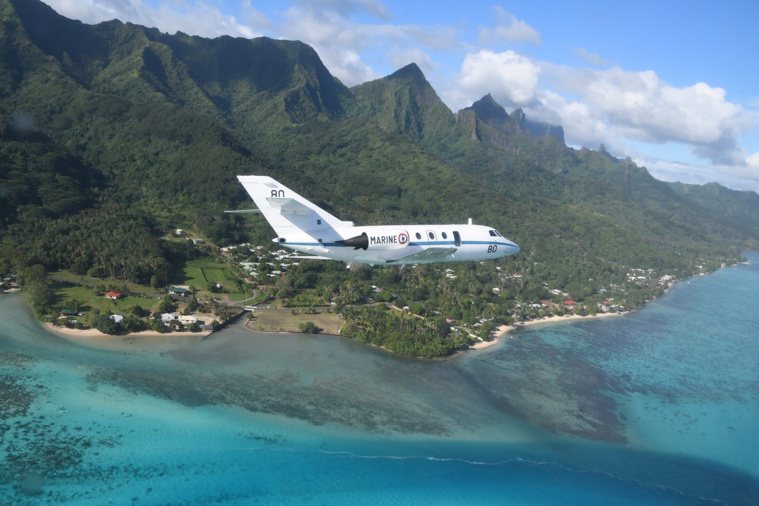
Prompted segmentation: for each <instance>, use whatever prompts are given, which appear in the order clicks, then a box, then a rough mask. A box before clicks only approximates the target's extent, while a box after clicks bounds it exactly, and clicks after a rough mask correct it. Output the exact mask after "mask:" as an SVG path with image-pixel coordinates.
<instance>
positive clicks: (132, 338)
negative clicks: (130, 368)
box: [44, 323, 213, 350]
mask: <svg viewBox="0 0 759 506" xmlns="http://www.w3.org/2000/svg"><path fill="white" fill-rule="evenodd" d="M44 327H45V329H46V330H48V331H49V332H51V333H53V334H55V335H57V336H59V337H62V338H64V339H66V340H68V341H71V342H72V343H75V344H79V345H82V346H89V347H91V348H99V349H109V350H147V349H150V350H155V349H169V348H176V347H178V346H182V345H186V344H190V343H195V342H198V341H200V340H202V339H203V338H205V337H206V336H208V335H210V334H211V333H212V332H213V331H211V330H203V331H201V332H167V333H165V334H161V333H160V332H156V331H154V330H145V331H142V332H130V333H126V334H117V335H110V334H104V333H102V332H100V331H99V330H97V329H84V330H83V329H70V328H67V327H56V326H55V325H52V324H50V323H45V324H44Z"/></svg>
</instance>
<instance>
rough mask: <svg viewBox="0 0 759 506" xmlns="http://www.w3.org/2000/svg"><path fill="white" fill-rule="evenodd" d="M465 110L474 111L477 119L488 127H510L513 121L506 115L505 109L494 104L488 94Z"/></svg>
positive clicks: (493, 100)
mask: <svg viewBox="0 0 759 506" xmlns="http://www.w3.org/2000/svg"><path fill="white" fill-rule="evenodd" d="M465 110H469V111H474V113H475V114H476V115H477V118H478V119H480V120H481V121H484V122H485V123H487V124H488V125H490V126H494V127H504V126H507V125H508V126H509V127H511V126H512V125H513V121H512V120H511V117H510V116H509V115H508V114H507V113H506V109H504V108H503V107H502V106H501V105H500V104H499V103H498V102H496V101H495V99H494V98H493V96H492V95H491V94H490V93H488V94H487V95H485V96H484V97H482V98H481V99H479V100H478V101H476V102H475V103H473V104H472V105H471V106H469V107H467V108H465Z"/></svg>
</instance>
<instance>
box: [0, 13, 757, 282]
mask: <svg viewBox="0 0 759 506" xmlns="http://www.w3.org/2000/svg"><path fill="white" fill-rule="evenodd" d="M0 9H2V12H3V14H4V16H5V17H6V20H7V22H6V23H5V24H4V25H3V26H2V27H0V35H2V37H0V51H1V52H2V54H3V55H5V56H7V59H5V60H4V61H6V62H8V63H7V65H4V67H5V68H4V69H3V70H2V73H0V78H1V79H2V81H1V82H0V86H1V87H0V89H1V90H2V93H3V94H2V101H1V102H0V112H1V113H2V114H3V116H4V117H5V118H6V122H7V124H8V125H9V126H8V127H7V128H6V131H5V135H4V136H3V138H2V144H0V147H2V151H1V152H0V155H1V156H4V157H5V159H6V160H9V162H8V163H9V164H10V163H12V164H15V165H14V167H17V168H18V169H19V170H14V171H12V174H6V175H5V176H0V185H5V187H12V188H15V189H16V190H14V191H17V192H18V193H17V194H16V195H14V199H8V198H4V199H2V202H0V204H2V214H1V215H0V218H2V219H3V221H4V223H6V224H7V225H8V226H9V228H8V231H9V233H18V231H19V230H20V229H22V228H23V226H31V223H32V217H33V216H35V212H37V211H40V212H42V213H43V214H44V215H45V216H47V219H51V220H59V221H60V222H61V223H63V222H65V220H67V219H70V218H69V217H70V216H74V215H76V213H80V212H82V206H85V207H87V206H90V207H91V208H92V209H95V211H97V209H100V208H101V206H102V207H103V208H105V207H107V206H106V204H108V205H111V204H114V205H115V204H118V205H119V206H122V207H123V209H124V210H125V211H124V212H125V213H126V215H129V213H133V214H139V213H138V211H139V212H145V213H147V214H148V215H150V216H152V217H153V218H152V219H153V221H144V220H143V221H139V220H138V221H139V222H140V223H143V224H146V223H153V224H152V225H145V226H150V227H158V228H156V229H155V230H153V231H152V232H151V233H156V232H157V231H158V230H159V228H160V227H166V226H171V225H170V224H174V223H181V224H182V225H184V226H187V224H190V223H191V224H194V225H195V226H197V227H198V228H199V230H203V231H205V232H204V233H205V234H207V235H208V237H209V238H211V239H213V240H214V241H217V242H219V243H221V244H225V243H227V242H229V241H232V240H239V239H242V238H243V236H244V234H245V233H249V234H254V235H255V236H256V237H264V236H266V235H267V233H268V232H267V227H266V226H265V225H264V224H260V223H259V224H252V225H251V224H246V222H243V221H241V219H240V218H239V217H229V216H223V215H221V213H220V211H221V210H223V209H225V208H230V207H232V206H237V205H244V203H245V201H246V197H245V195H244V192H242V190H241V189H240V188H239V185H237V183H236V180H235V178H234V176H235V175H236V174H239V173H243V172H244V173H261V174H269V175H273V176H275V177H278V178H281V179H282V180H283V182H285V183H286V184H288V185H289V186H291V187H293V188H294V189H296V190H297V191H299V192H301V193H308V194H309V195H310V196H312V197H313V198H314V200H316V201H318V202H319V203H320V204H321V205H324V206H325V207H329V208H330V209H333V210H334V211H336V212H341V213H342V214H343V215H348V217H350V218H352V219H356V220H358V221H363V222H365V223H376V222H379V221H386V220H408V219H413V220H424V221H426V220H436V221H437V220H443V221H449V220H455V219H461V217H462V216H467V215H469V216H471V215H472V214H473V213H476V215H477V217H478V219H481V220H483V221H487V222H489V223H492V225H493V226H497V227H498V228H500V229H502V230H503V231H504V232H506V233H507V234H508V235H509V236H510V237H513V238H514V239H515V240H516V241H517V242H518V243H520V245H522V244H524V245H525V248H524V252H525V253H524V255H525V258H529V259H530V260H531V261H532V262H533V263H534V264H536V265H540V264H541V263H546V264H547V265H548V264H550V265H555V266H556V268H552V269H553V270H554V271H556V270H557V269H562V270H564V269H578V267H577V266H570V262H571V260H570V259H571V258H574V257H576V256H578V255H583V256H585V258H588V255H590V257H589V258H590V260H588V262H589V264H588V266H587V268H586V267H583V269H584V270H588V269H590V270H592V269H594V268H596V267H593V263H597V268H605V267H603V266H607V265H608V266H611V265H614V264H622V263H623V264H627V265H629V264H635V263H637V264H640V265H641V266H644V267H645V266H649V265H664V264H667V263H674V264H678V265H680V263H682V262H681V260H678V254H685V255H686V256H687V257H688V258H691V257H695V256H698V255H702V256H703V255H706V256H709V257H712V258H714V259H715V260H714V261H715V262H716V261H717V260H716V259H717V258H720V259H722V260H724V259H725V258H734V257H735V256H736V255H737V253H736V247H730V246H729V243H736V242H740V241H744V240H756V237H755V236H754V235H753V233H754V232H753V230H754V229H753V228H752V227H748V228H747V227H741V226H736V227H734V226H732V225H731V223H732V222H733V221H734V220H735V219H737V218H736V216H743V215H741V214H740V213H738V214H737V215H736V214H735V213H733V214H732V215H724V216H717V217H715V211H714V210H712V209H706V208H705V207H704V206H703V205H702V204H700V203H699V202H698V201H697V200H693V199H687V198H685V197H684V196H683V195H681V194H678V193H677V192H676V191H675V190H674V189H672V188H670V187H669V186H667V185H666V184H665V183H662V182H659V181H656V180H655V179H653V178H652V177H651V176H650V174H648V172H647V171H646V170H645V168H642V167H637V166H636V165H635V164H634V163H632V162H631V161H629V160H617V159H616V158H613V157H610V156H609V155H608V153H605V152H599V151H592V150H588V149H582V150H574V149H572V148H568V147H567V146H566V145H565V144H564V142H563V135H562V136H559V135H558V134H557V135H551V134H550V132H547V133H546V134H545V135H542V134H541V135H539V136H535V135H533V134H532V133H531V132H530V131H528V129H526V128H525V127H524V125H525V124H526V121H527V118H525V117H524V115H523V113H517V114H516V116H517V117H516V118H515V113H516V111H515V113H512V114H511V115H509V114H506V113H505V110H503V108H502V107H501V106H500V105H498V104H497V103H495V101H494V100H492V96H489V95H488V96H486V97H483V100H485V99H487V100H486V101H485V102H483V101H482V100H481V101H478V102H477V103H475V104H473V106H472V107H470V108H465V109H463V110H461V111H458V112H455V113H454V112H452V111H451V110H450V109H449V108H448V107H447V106H446V105H445V104H444V103H443V102H442V100H440V97H439V96H438V95H437V93H436V92H435V90H434V89H433V88H432V86H431V85H430V84H429V82H428V81H427V80H426V78H425V77H424V74H423V73H422V72H421V70H420V69H419V67H418V66H417V65H416V64H409V65H407V66H406V67H403V68H402V69H399V70H398V71H396V72H394V73H393V74H391V75H390V76H387V77H384V78H381V79H377V80H375V81H371V82H368V83H364V84H361V85H358V86H354V87H352V88H347V87H345V86H344V85H342V83H340V82H339V80H338V79H336V78H334V77H333V76H332V75H331V74H330V73H329V71H328V69H326V67H325V66H324V65H323V63H322V62H321V59H320V58H319V56H318V54H317V53H316V52H315V51H314V50H313V48H311V47H309V46H307V45H305V44H302V43H300V42H297V41H277V40H273V39H268V38H257V39H252V40H248V39H239V38H237V39H236V38H232V37H219V38H216V39H205V38H202V37H191V36H188V35H186V34H182V33H177V34H175V35H168V34H163V33H161V32H159V31H158V30H156V29H153V28H145V27H140V26H138V25H132V24H130V23H121V22H120V21H109V22H105V23H100V24H98V25H85V24H82V23H80V22H77V21H71V20H65V18H63V17H61V16H59V15H57V14H56V13H55V12H54V11H52V9H49V8H48V7H46V6H44V4H42V3H41V2H39V1H38V0H28V1H24V2H20V1H19V0H0ZM43 27H47V28H46V29H44V30H43ZM69 32H70V33H69ZM30 33H31V34H32V35H29V34H30ZM66 37H68V38H69V39H70V40H68V41H67V42H64V41H63V40H62V42H61V43H60V44H58V43H56V40H58V39H65V38H66ZM35 41H37V42H39V44H38V43H37V42H35ZM40 44H41V45H40ZM488 97H489V98H488ZM485 106H487V108H486V107H485ZM499 108H500V109H499ZM478 109H479V111H478ZM24 118H27V119H28V121H22V120H24ZM22 123H26V124H27V125H30V127H29V128H28V131H29V132H28V135H27V134H24V135H21V134H20V133H19V132H21V130H19V129H18V128H16V127H15V126H13V125H18V124H22ZM547 128H548V127H547ZM35 136H36V137H35ZM32 137H34V139H36V140H33V139H32ZM45 153H48V154H50V156H54V155H53V153H61V154H62V156H63V158H61V159H62V160H68V161H67V162H66V163H67V164H70V165H71V166H80V167H84V168H86V169H82V170H78V171H75V172H72V173H71V174H74V176H76V177H73V176H68V177H73V179H74V180H77V177H79V176H78V175H82V176H81V179H80V180H78V181H80V182H79V183H77V184H73V183H72V184H62V185H61V192H62V193H61V194H60V195H59V196H58V197H59V198H58V199H57V201H56V204H55V205H53V204H50V205H46V204H45V203H44V202H43V201H41V200H40V198H39V195H37V196H36V197H34V195H35V193H34V191H33V188H32V186H33V185H34V184H35V183H34V181H35V180H38V179H35V177H37V176H39V177H40V178H41V177H49V176H46V174H48V172H47V168H49V167H55V164H52V165H46V164H45V163H44V162H43V161H42V160H43V159H44V156H46V155H45ZM22 159H25V160H26V161H25V162H24V161H21V160H22ZM22 167H28V171H31V173H32V174H36V175H37V176H34V177H32V178H31V179H30V178H29V177H26V176H23V177H22V174H21V172H20V169H21V168H22ZM46 167H47V168H46ZM90 172H91V173H92V174H96V175H97V178H95V179H92V178H89V179H88V177H89V176H87V177H85V176H84V175H83V174H85V173H90ZM53 175H54V173H53ZM81 185H84V189H85V190H87V191H86V192H85V193H84V194H85V195H91V196H90V197H88V198H87V199H85V200H81V199H79V200H77V199H76V198H74V197H75V195H74V193H75V192H76V191H80V192H81V190H82V188H83V187H82V186H81ZM5 194H7V192H6V193H5ZM2 195H3V192H0V196H2ZM15 197H18V198H15ZM737 202H742V201H740V200H738V201H737ZM736 205H738V204H736ZM380 210H382V211H380ZM112 215H113V213H110V212H109V214H107V216H109V217H110V216H112ZM104 216H105V215H104ZM748 216H750V217H751V216H752V215H751V214H749V215H748ZM4 240H5V241H12V239H11V238H10V236H9V235H7V234H6V237H5V239H4ZM46 240H49V241H54V240H55V239H54V238H53V237H52V236H51V237H49V238H47V239H46ZM643 245H648V246H649V247H648V248H646V247H644V246H643ZM26 247H28V248H31V245H25V246H24V248H26ZM150 247H151V248H152V247H153V246H150ZM56 248H57V246H50V250H51V252H52V251H55V250H56ZM22 249H23V248H22ZM56 254H57V255H58V257H57V258H59V259H58V260H55V261H53V260H51V258H52V253H50V254H47V253H44V252H42V253H40V254H39V255H37V256H34V257H33V259H34V260H41V261H42V262H43V263H44V264H45V265H48V266H53V265H63V266H65V265H66V264H68V263H75V262H74V259H72V258H68V257H66V255H69V254H75V253H64V252H61V253H56ZM27 260H28V261H31V260H32V257H28V258H27ZM76 261H81V262H82V265H85V264H88V263H90V264H91V263H93V262H95V260H93V259H92V258H89V259H87V258H79V259H76ZM720 261H721V260H720ZM516 262H517V263H519V265H521V262H522V261H520V260H517V261H516ZM524 265H525V267H526V266H527V261H524ZM609 268H611V267H609ZM681 268H685V263H682V267H681ZM532 270H535V269H532ZM589 272H590V271H589ZM145 273H149V270H147V271H145ZM578 276H585V277H586V279H587V278H590V277H592V276H589V275H586V274H585V273H584V272H583V274H578ZM537 289H538V288H536V290H537Z"/></svg>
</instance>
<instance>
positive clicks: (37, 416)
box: [0, 253, 759, 506]
mask: <svg viewBox="0 0 759 506" xmlns="http://www.w3.org/2000/svg"><path fill="white" fill-rule="evenodd" d="M747 255H748V256H749V260H750V264H749V265H745V264H744V265H738V266H734V267H729V268H725V269H721V270H719V271H717V272H716V273H713V274H711V275H708V276H702V277H698V278H695V279H691V280H689V281H684V282H682V283H680V284H678V285H677V286H676V287H675V288H673V289H672V290H671V291H670V292H669V293H667V294H666V295H664V296H663V297H661V298H660V299H659V300H657V301H655V302H653V303H650V304H649V305H648V306H647V307H646V308H644V309H643V310H641V311H638V312H636V313H633V314H630V315H626V316H622V317H618V318H607V319H598V320H589V321H582V322H579V323H571V324H565V325H557V326H552V327H546V328H542V329H535V330H533V329H530V330H526V331H523V332H520V333H517V334H515V335H513V336H512V337H510V338H503V339H502V341H501V342H500V343H499V344H498V345H496V346H494V347H492V348H490V349H487V350H482V351H477V352H470V353H467V354H463V355H460V356H457V357H455V358H453V359H451V360H446V361H434V362H426V361H416V360H408V359H403V358H399V357H395V356H393V355H389V354H387V353H384V352H382V351H380V350H376V349H373V348H367V347H364V346H363V345H361V344H359V343H356V342H353V341H350V340H347V339H342V338H337V337H333V336H303V335H290V334H276V335H275V334H256V333H253V332H250V331H248V330H246V329H245V328H243V327H241V326H240V325H234V326H232V327H230V328H228V329H225V330H224V331H222V332H219V333H216V334H213V335H212V336H210V337H209V338H207V339H205V340H203V341H201V342H187V343H181V342H180V343H176V342H174V343H169V344H166V345H161V346H149V345H148V344H147V343H146V342H143V341H137V342H132V341H125V342H121V343H119V346H120V347H121V348H123V349H125V350H126V351H123V350H120V349H112V350H109V349H105V350H103V349H93V348H88V347H83V346H79V345H76V344H73V343H71V342H69V341H67V340H65V339H62V338H60V337H58V336H56V335H53V334H50V333H48V332H46V331H45V330H44V329H43V328H42V327H41V326H40V325H39V324H38V323H37V322H36V321H35V320H34V318H33V317H32V316H31V314H30V313H29V311H28V309H27V308H26V304H25V301H24V300H23V298H22V297H21V296H18V295H12V296H4V297H2V298H0V322H2V323H0V505H2V506H6V505H17V504H93V505H95V504H97V505H100V504H119V505H120V504H151V505H152V504H155V505H159V504H160V505H165V504H306V503H307V504H432V503H434V504H478V505H479V504H524V505H530V504H578V505H579V504H631V505H632V504H683V505H685V504H710V505H713V504H759V434H758V433H757V428H759V254H755V253H748V254H747Z"/></svg>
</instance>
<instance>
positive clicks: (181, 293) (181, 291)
mask: <svg viewBox="0 0 759 506" xmlns="http://www.w3.org/2000/svg"><path fill="white" fill-rule="evenodd" d="M169 293H170V294H171V295H176V296H177V297H187V295H189V293H190V290H188V289H187V288H183V287H181V286H172V287H171V288H169Z"/></svg>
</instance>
